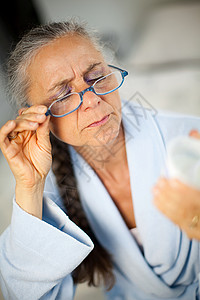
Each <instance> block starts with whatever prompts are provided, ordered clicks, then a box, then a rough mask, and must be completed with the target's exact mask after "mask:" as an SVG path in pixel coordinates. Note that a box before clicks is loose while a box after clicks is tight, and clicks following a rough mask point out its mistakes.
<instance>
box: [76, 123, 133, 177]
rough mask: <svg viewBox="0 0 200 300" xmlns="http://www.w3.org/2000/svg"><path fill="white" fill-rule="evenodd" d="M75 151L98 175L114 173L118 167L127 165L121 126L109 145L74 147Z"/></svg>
mask: <svg viewBox="0 0 200 300" xmlns="http://www.w3.org/2000/svg"><path fill="white" fill-rule="evenodd" d="M76 151H77V152H78V153H79V154H80V155H81V156H82V157H83V158H84V159H85V160H86V161H87V163H88V164H89V165H90V166H91V167H92V168H93V169H94V170H95V172H96V173H97V174H98V175H99V176H100V177H102V176H106V175H108V176H109V174H114V173H115V171H117V170H119V168H122V166H124V165H125V166H126V165H127V158H126V147H125V137H124V131H123V128H122V126H121V127H120V130H119V134H118V136H117V137H116V139H115V140H114V141H112V143H110V144H109V145H107V144H106V145H101V146H83V147H76ZM124 163H125V164H124ZM116 173H117V172H116Z"/></svg>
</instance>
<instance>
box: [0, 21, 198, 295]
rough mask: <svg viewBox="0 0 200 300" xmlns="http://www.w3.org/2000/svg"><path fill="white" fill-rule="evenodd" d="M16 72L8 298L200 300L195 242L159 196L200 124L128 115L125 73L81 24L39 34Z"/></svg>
mask: <svg viewBox="0 0 200 300" xmlns="http://www.w3.org/2000/svg"><path fill="white" fill-rule="evenodd" d="M8 73H9V77H10V85H9V90H10V92H11V94H12V95H13V98H14V99H16V101H17V102H18V105H19V106H20V107H21V109H20V110H19V115H18V117H17V118H16V120H11V121H8V122H7V123H6V124H5V125H4V126H3V127H2V128H1V131H0V146H1V150H2V152H3V154H4V156H5V157H6V159H7V161H8V163H9V166H10V168H11V170H12V172H13V174H14V176H15V179H16V191H15V199H14V200H13V214H12V220H11V225H10V226H9V227H8V228H7V229H6V230H5V232H4V233H3V234H2V236H1V240H0V270H1V277H0V278H1V287H2V291H3V294H4V296H5V299H30V300H33V299H35V300H36V299H73V297H74V293H75V287H76V284H77V283H79V282H84V281H87V282H88V284H89V285H98V284H101V282H103V283H104V286H105V293H106V297H107V299H113V300H114V299H123V300H124V299H125V300H133V299H134V300H135V299H137V300H156V299H157V300H160V299H171V300H172V299H173V300H174V299H180V300H188V299H191V300H192V299H199V298H198V273H199V261H198V257H199V255H198V254H199V243H198V242H197V241H196V240H189V239H188V237H187V235H186V234H184V233H183V232H182V231H181V230H180V229H179V227H178V226H176V225H174V224H173V223H172V222H170V221H169V220H168V219H167V218H165V217H164V216H163V215H162V214H161V213H160V212H159V211H158V210H157V209H156V207H155V206H154V205H153V201H152V198H153V197H152V192H151V191H152V187H153V185H154V184H155V183H156V181H157V180H158V178H159V176H160V175H161V172H164V170H165V169H166V167H165V155H166V153H165V152H166V151H165V143H167V141H169V140H170V139H171V138H172V137H174V136H176V135H179V134H180V133H181V134H188V132H189V130H190V129H192V128H198V126H199V119H198V118H193V117H187V118H184V117H182V116H176V115H172V116H171V115H163V114H157V115H156V116H155V115H153V114H152V112H151V111H149V109H144V108H141V106H139V105H136V104H135V103H134V102H133V101H130V102H122V104H121V100H120V96H119V92H118V88H120V86H121V85H122V84H123V82H124V80H125V77H126V76H127V74H128V73H127V72H126V71H125V70H122V69H120V68H118V67H114V66H110V65H108V64H107V62H106V61H105V58H104V56H103V55H102V52H101V48H100V47H99V45H98V44H97V40H96V39H95V38H94V36H93V35H92V34H90V33H88V32H87V31H86V29H85V28H84V27H83V25H81V24H77V23H75V22H73V21H69V22H65V23H53V24H49V25H44V26H41V27H39V28H35V29H33V30H31V31H30V32H29V33H28V34H27V35H25V36H24V37H23V38H22V40H21V41H20V42H19V44H18V45H17V46H16V49H15V50H14V52H13V53H12V56H11V58H10V61H9V71H8ZM49 131H51V134H50V135H49ZM49 136H50V137H51V141H50V139H49ZM51 146H52V149H51ZM51 164H52V168H51ZM50 169H51V170H50ZM47 174H48V175H47Z"/></svg>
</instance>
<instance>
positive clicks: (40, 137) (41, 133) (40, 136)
mask: <svg viewBox="0 0 200 300" xmlns="http://www.w3.org/2000/svg"><path fill="white" fill-rule="evenodd" d="M49 120H50V116H48V117H47V118H46V120H45V121H44V123H42V124H41V125H40V126H39V127H38V129H37V130H36V137H37V142H38V143H39V144H40V145H43V146H46V147H49V146H50V140H49V132H50V128H49Z"/></svg>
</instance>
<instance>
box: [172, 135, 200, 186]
mask: <svg viewBox="0 0 200 300" xmlns="http://www.w3.org/2000/svg"><path fill="white" fill-rule="evenodd" d="M167 153H168V156H167V166H168V171H169V176H170V177H172V178H177V179H179V180H180V181H182V182H183V183H185V184H187V185H190V186H193V187H194V188H197V189H200V140H199V139H196V138H193V137H190V136H180V137H177V138H174V139H173V140H171V141H170V143H169V144H168V146H167Z"/></svg>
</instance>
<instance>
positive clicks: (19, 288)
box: [0, 107, 93, 300]
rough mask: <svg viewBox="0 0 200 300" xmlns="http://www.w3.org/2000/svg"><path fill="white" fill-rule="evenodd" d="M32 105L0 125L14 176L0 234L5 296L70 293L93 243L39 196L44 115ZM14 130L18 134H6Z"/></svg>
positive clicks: (45, 154) (45, 166)
mask: <svg viewBox="0 0 200 300" xmlns="http://www.w3.org/2000/svg"><path fill="white" fill-rule="evenodd" d="M33 110H34V111H36V110H37V107H32V108H30V109H27V110H26V113H24V114H23V115H20V116H21V117H20V116H19V117H18V118H17V120H15V121H12V122H8V123H7V124H6V125H4V126H3V127H2V128H1V130H0V146H1V149H2V152H3V154H4V156H5V157H6V159H7V161H8V163H9V165H10V168H11V170H12V172H13V174H14V176H15V179H16V200H14V201H13V214H12V220H11V225H10V226H9V227H8V228H7V229H6V230H5V232H4V233H3V234H2V235H1V237H0V283H1V287H2V292H3V294H4V297H5V299H22V300H23V299H27V297H28V299H30V300H36V299H37V300H38V299H56V297H57V298H58V299H63V300H64V299H66V297H68V298H67V299H72V298H73V281H72V277H71V272H72V271H73V270H74V269H75V268H76V267H77V265H78V264H80V263H81V261H82V260H83V259H84V258H85V257H86V256H87V255H88V253H89V252H90V251H91V250H92V247H93V245H92V242H91V240H90V239H89V237H88V236H87V235H86V234H85V233H84V232H83V231H82V230H80V229H79V228H78V227H77V226H76V225H75V224H74V223H72V222H71V221H70V220H69V219H68V217H67V216H66V214H65V213H64V212H63V211H62V210H61V209H60V208H59V207H58V206H57V205H56V204H55V203H54V202H52V201H51V199H48V198H46V197H44V198H43V188H44V183H45V181H46V176H47V173H48V171H49V168H50V166H51V149H50V143H49V134H48V132H49V131H48V122H49V120H48V119H47V118H46V117H45V116H44V117H42V118H41V120H40V122H36V119H37V117H36V112H33ZM30 120H32V121H31V122H33V123H36V124H34V125H30V124H28V123H29V122H30ZM33 120H35V121H33ZM29 125H30V126H33V127H31V129H30V128H29ZM15 131H16V132H18V136H17V138H16V139H15V140H9V138H8V135H9V134H12V135H13V133H15ZM55 197H57V196H55V194H54V193H53V195H52V198H55Z"/></svg>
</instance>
